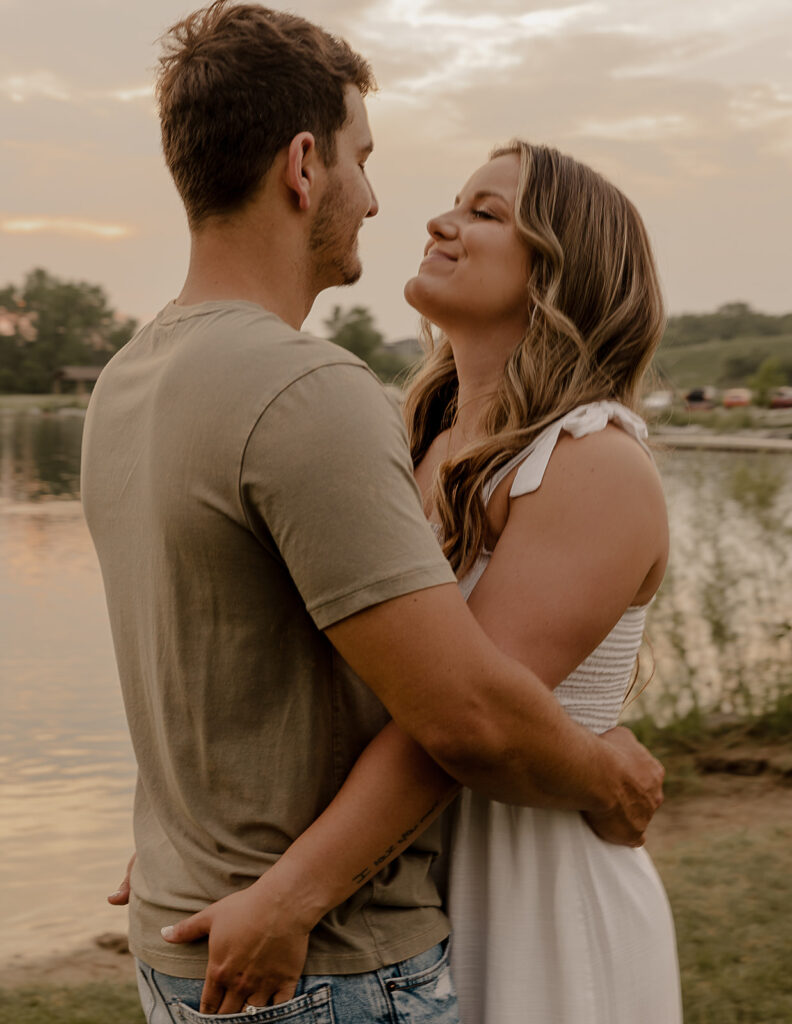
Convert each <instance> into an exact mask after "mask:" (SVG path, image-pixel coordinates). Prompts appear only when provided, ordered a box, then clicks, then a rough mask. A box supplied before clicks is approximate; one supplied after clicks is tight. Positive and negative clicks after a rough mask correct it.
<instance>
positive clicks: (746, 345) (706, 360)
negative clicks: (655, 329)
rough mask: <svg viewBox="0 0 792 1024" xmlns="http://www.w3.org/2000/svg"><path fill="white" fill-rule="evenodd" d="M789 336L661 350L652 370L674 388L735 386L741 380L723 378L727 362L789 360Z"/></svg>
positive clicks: (791, 345)
mask: <svg viewBox="0 0 792 1024" xmlns="http://www.w3.org/2000/svg"><path fill="white" fill-rule="evenodd" d="M790 351H792V335H790V334H780V335H776V336H774V337H773V336H769V337H767V336H765V337H741V338H732V339H730V340H729V341H722V340H718V341H708V342H704V343H702V344H700V345H678V346H674V347H671V346H669V347H663V346H661V347H660V351H659V352H658V354H657V357H656V359H655V367H656V368H657V369H658V370H659V371H660V373H662V374H663V375H664V376H665V377H667V378H668V380H670V381H671V383H672V384H673V385H674V386H675V387H677V388H692V387H697V386H703V385H705V384H712V385H714V386H716V387H727V386H735V387H736V386H738V385H740V384H742V383H743V382H742V381H729V380H727V379H725V372H726V363H727V361H728V360H729V359H730V358H732V357H734V356H751V355H753V354H756V355H757V356H758V357H761V358H759V360H758V361H759V362H761V360H762V359H763V358H765V357H766V356H779V357H781V358H783V357H787V358H788V357H789V353H790Z"/></svg>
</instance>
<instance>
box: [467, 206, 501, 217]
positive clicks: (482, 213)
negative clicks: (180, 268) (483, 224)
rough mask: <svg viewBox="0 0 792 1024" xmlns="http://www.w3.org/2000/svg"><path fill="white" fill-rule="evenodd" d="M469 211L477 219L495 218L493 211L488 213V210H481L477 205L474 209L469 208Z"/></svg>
mask: <svg viewBox="0 0 792 1024" xmlns="http://www.w3.org/2000/svg"><path fill="white" fill-rule="evenodd" d="M470 212H471V213H472V215H473V216H474V217H476V218H478V219H479V220H496V219H497V218H496V217H495V214H494V213H490V212H489V210H483V209H481V207H477V208H476V209H474V210H471V211H470Z"/></svg>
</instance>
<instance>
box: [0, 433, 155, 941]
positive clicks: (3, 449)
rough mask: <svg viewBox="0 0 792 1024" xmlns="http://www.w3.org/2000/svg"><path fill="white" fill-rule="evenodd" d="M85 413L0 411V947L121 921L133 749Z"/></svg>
mask: <svg viewBox="0 0 792 1024" xmlns="http://www.w3.org/2000/svg"><path fill="white" fill-rule="evenodd" d="M81 433H82V416H75V415H63V414H60V415H58V416H30V415H27V416H26V415H14V416H9V415H0V780H1V781H0V907H1V908H2V910H0V914H1V915H2V924H3V927H2V928H1V929H0V958H3V959H7V958H9V957H10V956H11V955H13V954H15V953H23V954H25V953H44V952H48V951H50V950H53V949H57V948H64V947H69V946H72V945H75V944H77V943H80V942H84V941H86V940H88V939H90V938H91V937H92V936H93V935H95V934H97V933H98V932H101V931H107V930H120V931H123V930H124V929H125V927H126V912H125V911H119V910H117V909H115V908H112V907H110V906H108V905H107V904H105V903H104V896H105V895H106V893H108V892H111V891H112V890H113V889H114V888H115V887H116V886H117V884H118V882H119V880H120V878H121V874H122V872H123V866H124V864H125V863H126V859H127V858H128V855H129V851H130V849H131V847H132V836H131V823H130V810H131V804H132V788H133V784H134V771H135V769H134V759H133V757H132V752H131V748H130V744H129V739H128V736H127V731H126V723H125V720H124V713H123V707H122V704H121V698H120V693H119V688H118V678H117V673H116V669H115V661H114V658H113V651H112V642H111V639H110V631H109V625H108V623H107V614H106V611H105V605H104V595H103V592H102V585H101V577H100V573H99V567H98V564H97V562H96V557H95V555H94V552H93V547H92V545H91V542H90V538H89V536H88V531H87V529H86V527H85V523H84V521H83V519H82V513H81V509H80V505H79V503H78V502H77V501H76V500H75V498H76V494H77V487H78V482H79V449H80V438H81Z"/></svg>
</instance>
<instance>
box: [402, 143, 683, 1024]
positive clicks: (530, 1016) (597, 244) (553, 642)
mask: <svg viewBox="0 0 792 1024" xmlns="http://www.w3.org/2000/svg"><path fill="white" fill-rule="evenodd" d="M429 233H430V236H431V237H430V241H429V243H428V244H427V247H426V259H425V260H424V263H423V264H422V265H421V270H420V272H419V274H418V275H417V277H415V278H413V279H412V280H411V281H410V282H409V283H408V285H407V288H406V295H407V298H408V300H409V301H410V302H411V303H412V304H413V305H414V306H415V307H416V308H417V309H419V310H420V311H421V312H422V313H423V314H424V316H425V317H426V318H428V319H429V320H430V321H432V322H433V323H435V324H437V325H439V326H440V327H441V328H442V330H443V333H444V336H445V337H444V339H443V340H442V341H441V343H440V344H439V345H438V346H437V347H435V348H434V350H433V352H432V354H431V355H430V356H429V358H428V360H427V362H426V365H425V366H424V368H423V369H422V371H421V373H420V374H419V376H418V377H417V378H416V380H415V381H414V383H413V386H412V388H411V390H410V393H409V395H408V399H407V417H408V424H409V426H410V432H411V439H412V451H413V458H414V460H415V462H416V465H417V468H416V477H417V479H418V481H419V483H420V485H421V488H422V491H423V493H424V495H425V500H426V510H427V514H428V515H429V516H430V518H433V519H435V520H436V521H437V522H438V528H439V530H440V531H441V533H442V535H443V537H444V548H445V552H446V555H447V556H448V557H449V559H450V561H451V563H452V565H453V566H454V568H455V569H456V571H457V573H458V575H459V577H460V586H461V587H462V589H463V592H464V593H465V595H466V596H468V597H469V604H470V607H471V609H472V610H473V611H474V614H475V615H476V617H477V618H478V619H479V621H480V622H481V624H482V625H483V626H484V628H485V630H486V632H488V633H489V634H490V636H491V637H492V638H493V639H494V640H495V641H496V643H498V645H499V646H500V647H502V648H503V649H504V650H505V651H507V652H508V653H510V654H512V655H513V656H514V657H516V658H518V659H520V660H523V661H524V662H525V663H526V664H528V665H530V667H531V668H532V669H533V670H534V671H535V672H536V673H537V675H538V676H539V677H540V678H541V679H543V680H544V681H545V682H546V683H547V684H548V685H550V686H552V687H554V688H555V689H556V694H557V696H558V698H559V700H560V701H561V703H562V704H563V705H564V707H565V708H566V710H567V712H568V713H569V714H570V715H571V716H572V717H573V718H575V719H576V720H577V721H579V722H581V723H582V724H584V725H587V726H588V727H590V728H592V729H594V730H596V731H598V732H602V731H604V730H606V729H608V728H611V727H612V726H613V725H615V724H616V722H617V719H618V715H619V711H620V709H621V706H622V702H623V700H624V697H625V694H626V691H627V689H628V686H629V680H630V676H631V673H632V669H633V666H634V663H635V659H636V656H637V653H638V647H639V645H640V640H641V636H642V632H643V625H644V620H645V616H646V609H647V605H648V604H649V602H650V601H651V600H652V598H653V596H654V593H655V591H656V590H657V588H658V586H659V584H660V581H661V579H662V576H663V571H664V568H665V564H666V559H667V549H668V536H667V524H666V517H665V507H664V502H663V498H662V493H661V490H660V485H659V480H658V478H657V475H656V472H655V470H654V466H653V464H652V462H651V459H650V458H649V457H647V452H646V450H645V445H644V439H645V437H646V428H645V426H644V424H643V423H642V421H641V420H640V419H638V417H637V416H636V415H635V414H634V413H633V412H632V411H631V407H632V406H634V404H635V401H636V398H637V393H638V388H639V386H640V382H641V378H642V376H643V374H644V372H645V370H646V368H647V366H648V363H649V361H650V360H651V357H652V354H653V352H654V349H655V347H656V345H657V343H658V342H659V339H660V336H661V333H662V327H663V311H662V301H661V298H660V292H659V286H658V283H657V279H656V272H655V269H654V264H653V260H652V256H651V251H650V248H649V244H648V240H647V238H646V234H645V231H644V228H643V225H642V224H641V221H640V218H639V217H638V214H637V213H636V211H635V210H634V208H633V207H632V206H631V204H630V203H629V202H628V201H627V200H626V199H625V198H624V197H623V196H622V195H621V194H620V193H619V192H618V191H617V190H616V189H615V188H613V187H612V186H610V185H609V184H608V183H607V182H605V181H604V180H603V179H602V178H600V177H599V176H598V175H596V174H594V173H593V172H592V171H590V170H589V169H588V168H586V167H583V166H582V165H580V164H578V163H576V162H575V161H573V160H571V159H570V158H568V157H563V156H561V155H560V154H558V153H557V152H554V151H552V150H548V149H545V148H540V147H532V146H528V145H526V144H524V143H513V144H511V145H510V146H508V147H506V148H505V149H500V150H496V151H495V153H494V154H493V158H492V160H491V161H490V163H489V164H487V165H485V166H484V167H483V168H481V169H480V170H479V171H477V172H476V173H475V174H474V175H473V177H472V178H471V179H470V181H469V182H468V183H467V185H466V186H465V188H464V189H463V191H462V193H461V194H460V196H459V197H458V202H457V204H456V206H455V208H454V210H452V211H450V212H449V213H448V214H446V215H444V216H442V217H438V218H435V219H433V220H431V221H430V222H429ZM526 279H527V290H526V285H525V282H526ZM526 291H527V294H526ZM515 340H516V342H517V343H516V344H515ZM449 414H451V415H453V419H451V422H450V423H449V425H448V427H447V429H445V430H438V428H439V427H441V426H442V425H443V417H446V422H448V419H449ZM636 442H637V443H636ZM609 520H610V521H611V523H612V529H611V530H609V529H608V528H607V523H608V521H609ZM450 860H451V868H450V888H449V911H450V915H451V920H452V925H453V936H454V952H453V956H452V964H453V968H454V971H453V973H454V978H455V982H456V985H457V989H458V992H459V997H460V1006H461V1010H462V1019H463V1021H466V1022H471V1024H472V1022H487V1024H496V1022H497V1024H510V1022H512V1021H513V1022H515V1024H516V1022H534V1021H536V1022H537V1024H538V1022H540V1021H554V1022H564V1024H573V1022H583V1021H585V1022H587V1024H594V1022H599V1021H602V1022H603V1024H605V1022H609V1024H619V1022H625V1024H627V1022H631V1021H633V1022H634V1021H638V1020H640V1021H642V1022H650V1021H657V1022H658V1024H670V1022H673V1021H676V1020H680V1019H681V1011H680V1007H679V982H678V972H677V965H676V954H675V943H674V934H673V924H672V921H671V917H670V913H669V910H668V905H667V900H666V898H665V893H664V891H663V889H662V885H661V883H660V881H659V879H658V877H657V874H656V872H655V871H654V868H653V866H652V864H651V861H650V859H649V857H648V855H647V854H646V852H645V851H643V850H631V849H626V848H622V847H615V846H610V845H607V844H604V843H602V842H601V841H600V840H598V839H597V838H596V837H595V836H594V835H593V834H592V833H591V831H590V830H589V829H588V828H587V826H586V825H585V823H584V822H583V820H582V818H581V816H580V815H576V814H573V813H569V812H563V811H554V810H541V809H531V808H516V807H509V806H506V805H504V804H498V803H494V802H491V801H488V800H486V799H484V798H482V797H480V796H478V795H477V794H473V793H471V792H469V791H465V792H464V793H463V795H462V798H461V800H460V805H459V808H458V813H457V818H456V823H455V826H454V834H453V839H452V842H451V848H450Z"/></svg>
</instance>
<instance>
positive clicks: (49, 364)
mask: <svg viewBox="0 0 792 1024" xmlns="http://www.w3.org/2000/svg"><path fill="white" fill-rule="evenodd" d="M136 328H137V322H136V321H135V320H133V319H132V318H131V317H124V316H121V315H119V314H118V313H116V312H115V311H114V310H113V309H112V308H111V307H110V305H109V303H108V299H107V295H106V294H105V292H104V290H103V289H102V288H101V287H100V286H99V285H93V284H87V283H86V282H83V281H81V282H73V281H62V280H60V279H59V278H57V277H55V276H53V275H52V274H49V273H48V272H47V271H46V270H42V269H41V268H37V269H36V270H32V271H31V272H30V273H29V274H28V275H27V277H26V278H25V280H24V281H23V283H22V285H21V286H15V285H13V284H9V285H6V286H5V287H4V288H0V392H6V393H9V392H10V393H14V392H16V393H22V394H42V393H44V392H48V391H51V390H52V382H53V378H54V375H55V373H56V372H57V371H58V370H59V369H60V368H61V367H63V366H104V364H105V363H106V362H107V361H108V360H109V359H110V357H111V356H112V355H113V353H114V352H117V351H118V349H119V348H121V346H122V345H123V344H125V343H126V342H127V341H128V340H129V339H130V338H131V336H132V335H133V334H134V332H135V330H136Z"/></svg>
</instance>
